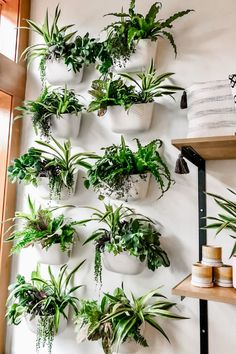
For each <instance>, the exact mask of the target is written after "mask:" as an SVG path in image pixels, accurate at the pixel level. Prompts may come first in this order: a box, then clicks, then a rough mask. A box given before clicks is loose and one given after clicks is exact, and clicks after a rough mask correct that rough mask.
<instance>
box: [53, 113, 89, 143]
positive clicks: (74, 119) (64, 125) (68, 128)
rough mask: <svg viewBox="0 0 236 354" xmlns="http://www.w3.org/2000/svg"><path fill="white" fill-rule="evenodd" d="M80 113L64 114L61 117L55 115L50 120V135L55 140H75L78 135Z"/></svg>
mask: <svg viewBox="0 0 236 354" xmlns="http://www.w3.org/2000/svg"><path fill="white" fill-rule="evenodd" d="M81 116H82V114H81V112H79V113H78V114H77V115H76V114H70V113H65V114H62V115H61V117H57V116H55V115H53V116H52V118H51V129H52V135H53V136H55V137H57V138H64V139H70V138H72V139H75V138H77V136H78V135H79V131H80V124H81Z"/></svg>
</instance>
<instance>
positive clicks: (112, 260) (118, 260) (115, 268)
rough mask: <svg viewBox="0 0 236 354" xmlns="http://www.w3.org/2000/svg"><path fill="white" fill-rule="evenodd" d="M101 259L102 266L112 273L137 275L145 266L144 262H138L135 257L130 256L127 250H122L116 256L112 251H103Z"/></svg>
mask: <svg viewBox="0 0 236 354" xmlns="http://www.w3.org/2000/svg"><path fill="white" fill-rule="evenodd" d="M102 259H103V264H104V267H105V268H106V269H107V270H109V271H110V272H113V273H121V274H129V275H137V274H140V273H141V272H142V271H143V270H144V269H145V267H146V262H140V260H139V259H138V258H137V257H134V256H130V255H129V254H128V252H122V253H119V254H117V255H116V256H115V255H114V254H113V253H110V252H104V253H103V256H102Z"/></svg>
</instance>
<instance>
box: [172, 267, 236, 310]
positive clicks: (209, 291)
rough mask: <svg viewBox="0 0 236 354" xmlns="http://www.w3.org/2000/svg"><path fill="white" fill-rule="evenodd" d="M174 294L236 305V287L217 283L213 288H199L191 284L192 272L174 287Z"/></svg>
mask: <svg viewBox="0 0 236 354" xmlns="http://www.w3.org/2000/svg"><path fill="white" fill-rule="evenodd" d="M172 294H173V295H179V296H185V297H193V298H197V299H202V300H209V301H217V302H223V303H226V304H233V305H236V289H234V288H222V287H219V286H216V285H215V286H214V287H213V288H198V287H197V286H193V285H192V284H191V274H190V275H188V276H187V277H186V278H185V279H184V280H183V281H181V282H180V283H179V284H177V285H176V286H175V287H174V288H173V289H172Z"/></svg>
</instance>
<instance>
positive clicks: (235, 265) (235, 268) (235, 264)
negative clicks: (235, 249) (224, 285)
mask: <svg viewBox="0 0 236 354" xmlns="http://www.w3.org/2000/svg"><path fill="white" fill-rule="evenodd" d="M233 287H234V288H235V289H236V255H234V256H233Z"/></svg>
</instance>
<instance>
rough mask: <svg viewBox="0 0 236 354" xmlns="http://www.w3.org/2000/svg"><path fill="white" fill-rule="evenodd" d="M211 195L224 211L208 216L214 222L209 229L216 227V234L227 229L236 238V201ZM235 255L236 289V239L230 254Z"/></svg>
mask: <svg viewBox="0 0 236 354" xmlns="http://www.w3.org/2000/svg"><path fill="white" fill-rule="evenodd" d="M229 191H230V192H231V193H232V194H233V195H234V196H235V195H236V193H235V192H234V191H233V190H231V189H229ZM207 194H208V195H209V196H211V197H213V198H214V200H215V202H216V203H217V205H218V206H219V207H220V208H221V209H222V211H223V212H224V214H223V213H220V214H218V215H217V216H216V217H215V216H214V217H212V216H208V217H207V219H208V220H211V221H212V223H210V224H208V225H207V227H206V228H207V229H216V235H218V234H219V233H220V232H222V231H223V230H227V231H229V232H230V233H231V232H233V235H230V237H231V238H232V239H233V240H236V236H235V233H236V203H235V202H234V201H233V200H229V199H226V198H224V197H222V196H220V195H218V194H213V193H207ZM231 257H233V286H234V288H235V289H236V241H234V245H233V248H232V251H231V254H230V258H231Z"/></svg>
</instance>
